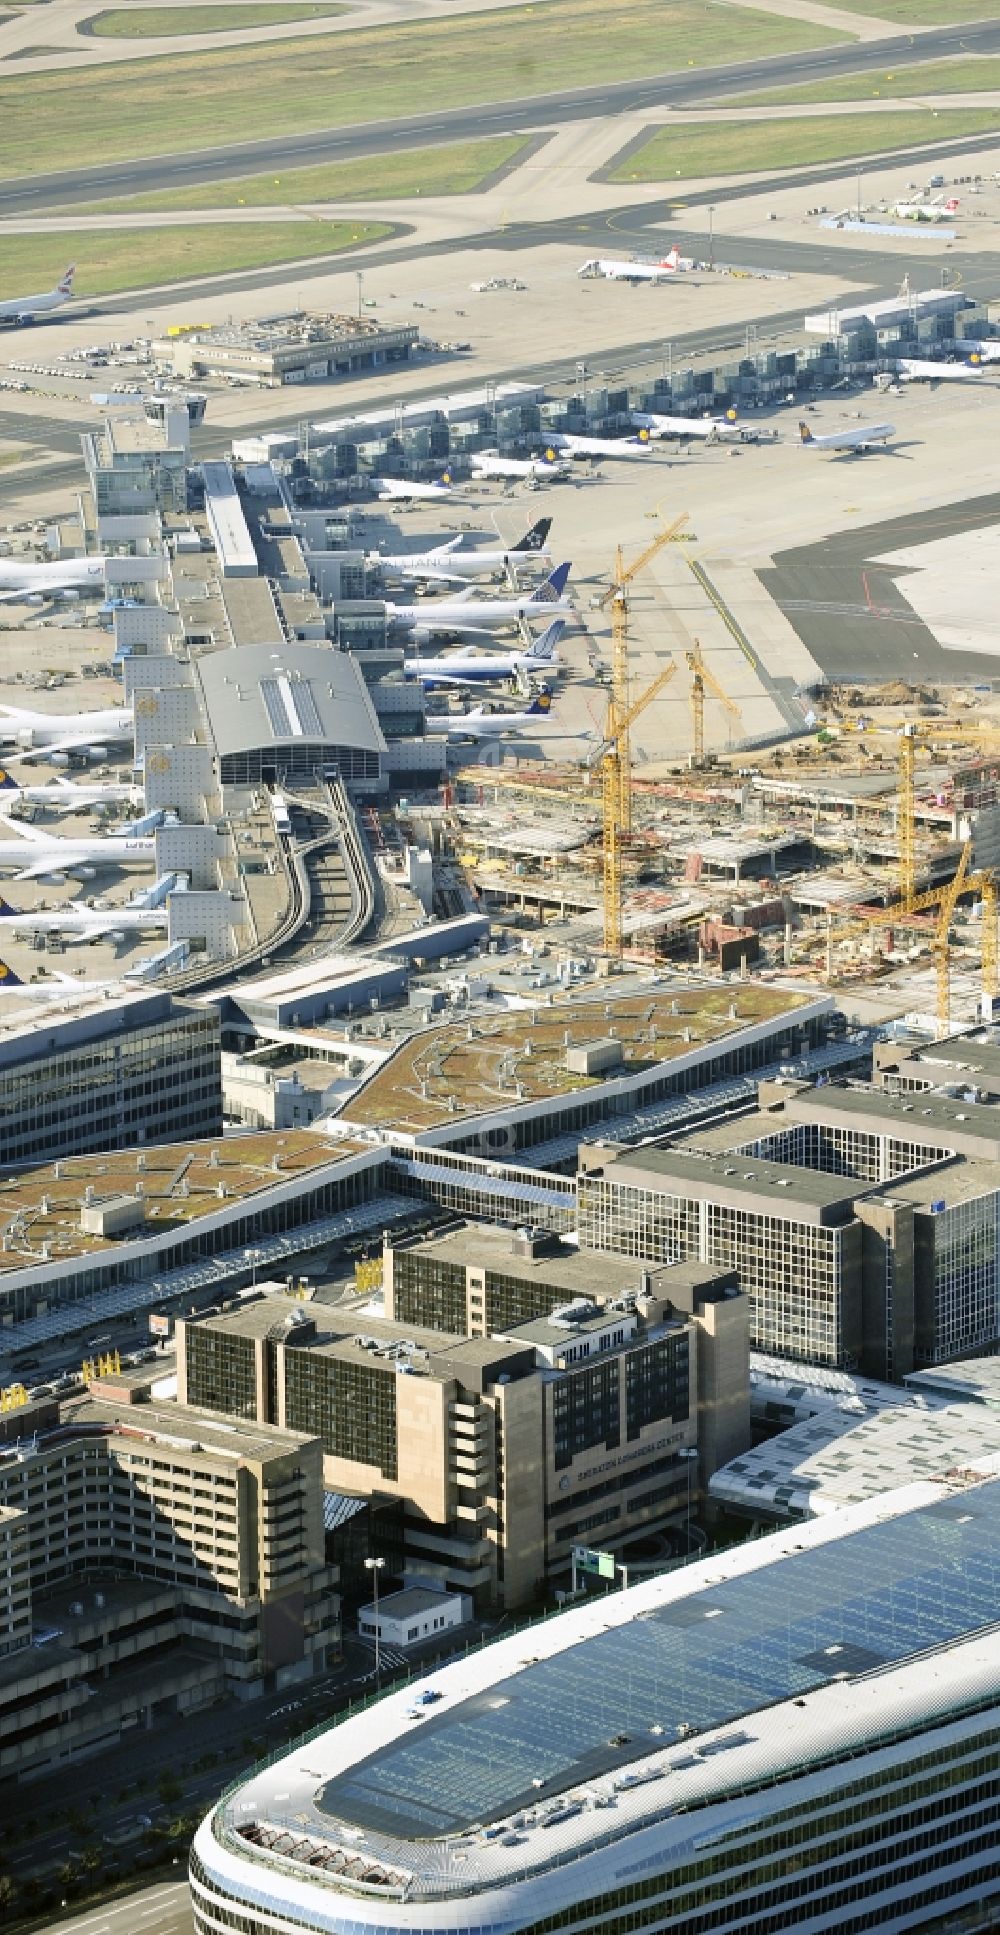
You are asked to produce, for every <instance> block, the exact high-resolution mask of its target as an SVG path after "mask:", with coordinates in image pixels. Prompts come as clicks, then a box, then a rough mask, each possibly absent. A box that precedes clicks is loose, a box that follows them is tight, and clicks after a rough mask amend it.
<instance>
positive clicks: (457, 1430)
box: [178, 1229, 749, 1606]
mask: <svg viewBox="0 0 1000 1935" xmlns="http://www.w3.org/2000/svg"><path fill="white" fill-rule="evenodd" d="M519 1241H521V1239H517V1238H515V1239H514V1244H515V1248H514V1249H512V1247H511V1238H510V1236H509V1234H508V1235H506V1236H505V1235H504V1234H503V1233H502V1232H496V1233H494V1232H490V1231H484V1230H480V1229H475V1230H462V1231H460V1232H457V1233H456V1234H455V1236H454V1238H452V1239H451V1243H452V1245H453V1246H455V1247H454V1249H453V1255H454V1254H455V1249H457V1250H458V1251H460V1252H461V1254H462V1256H463V1257H464V1259H465V1261H463V1262H462V1263H459V1262H458V1261H453V1260H452V1256H444V1257H441V1256H438V1255H437V1254H436V1253H435V1252H436V1246H435V1245H434V1243H433V1242H432V1243H429V1244H426V1245H425V1244H420V1245H418V1246H417V1247H416V1250H415V1251H414V1252H412V1253H411V1252H409V1251H405V1250H404V1251H402V1252H400V1251H398V1250H396V1251H393V1252H391V1253H390V1254H389V1274H390V1284H391V1288H390V1291H389V1301H390V1303H391V1304H393V1305H394V1307H395V1309H396V1320H395V1321H391V1320H388V1319H379V1318H374V1317H372V1316H369V1315H368V1314H365V1315H363V1316H357V1315H355V1316H354V1317H353V1318H351V1319H350V1325H349V1327H348V1324H347V1323H346V1322H345V1320H344V1317H343V1316H342V1315H341V1313H339V1312H337V1311H336V1310H330V1309H325V1308H323V1309H321V1308H320V1307H318V1306H316V1305H313V1306H311V1307H305V1306H303V1305H302V1304H299V1303H287V1302H283V1301H282V1300H274V1299H267V1300H262V1301H260V1302H258V1303H257V1304H247V1305H244V1306H243V1307H242V1308H241V1309H239V1310H234V1311H232V1312H227V1313H224V1314H223V1315H221V1316H218V1317H210V1318H207V1319H205V1320H201V1321H190V1322H181V1323H180V1324H179V1325H178V1389H179V1395H180V1397H181V1399H182V1400H183V1401H185V1402H188V1403H191V1404H196V1405H204V1406H209V1407H211V1408H213V1409H216V1410H222V1411H226V1412H227V1413H231V1414H234V1415H237V1416H240V1417H244V1418H252V1417H264V1418H273V1419H274V1420H275V1421H276V1422H277V1423H279V1424H282V1425H285V1426H287V1427H289V1428H292V1429H296V1430H302V1431H307V1432H315V1433H316V1434H317V1435H318V1436H319V1437H320V1439H321V1441H322V1444H323V1449H324V1453H325V1458H324V1475H325V1482H326V1483H327V1485H328V1486H329V1487H330V1488H331V1489H332V1490H335V1491H338V1492H348V1493H353V1494H355V1495H361V1496H364V1497H367V1498H370V1499H372V1500H373V1501H375V1502H385V1501H387V1500H395V1501H397V1502H398V1504H399V1506H400V1507H401V1510H402V1515H403V1569H404V1571H405V1572H406V1575H407V1577H408V1578H409V1579H411V1580H413V1581H417V1580H419V1581H422V1582H427V1583H430V1584H433V1585H435V1586H446V1587H448V1588H449V1589H452V1590H457V1591H467V1592H472V1593H475V1594H476V1595H477V1597H478V1599H479V1601H480V1603H481V1604H492V1603H498V1602H499V1603H502V1604H504V1605H505V1606H517V1605H520V1604H522V1603H524V1602H525V1601H527V1600H530V1599H531V1598H532V1597H533V1596H534V1594H535V1593H536V1592H537V1591H538V1590H539V1589H540V1588H541V1587H542V1586H543V1585H544V1582H545V1580H546V1578H550V1577H551V1578H557V1579H558V1578H563V1577H565V1575H566V1574H567V1572H568V1569H569V1561H570V1550H571V1547H572V1545H573V1544H574V1543H578V1542H579V1541H580V1540H583V1539H589V1540H591V1541H593V1540H597V1541H599V1543H601V1544H602V1545H607V1546H610V1547H612V1548H614V1549H615V1550H622V1551H626V1552H627V1549H628V1548H629V1547H630V1546H631V1545H633V1544H634V1543H635V1542H636V1541H637V1540H646V1539H649V1538H650V1537H651V1536H653V1535H658V1534H662V1533H663V1532H664V1531H665V1530H666V1529H667V1528H668V1527H670V1526H679V1525H680V1524H682V1523H683V1522H684V1521H685V1520H686V1517H687V1514H688V1510H689V1507H691V1506H692V1505H693V1504H694V1503H695V1502H696V1500H697V1497H698V1487H699V1478H698V1475H697V1473H696V1472H693V1470H692V1466H691V1464H690V1463H689V1462H688V1457H687V1455H686V1454H688V1453H691V1454H692V1457H693V1458H694V1459H696V1458H697V1456H698V1452H697V1450H696V1445H697V1446H699V1447H700V1449H701V1456H702V1458H703V1459H704V1461H705V1471H706V1474H707V1472H709V1471H711V1470H712V1469H714V1466H715V1465H716V1464H718V1463H722V1462H724V1460H725V1459H726V1458H728V1457H731V1456H733V1455H735V1453H736V1452H737V1451H738V1450H739V1449H741V1448H742V1447H743V1446H745V1445H746V1444H747V1443H748V1442H749V1398H748V1378H747V1341H746V1338H747V1331H746V1312H745V1305H744V1299H743V1298H742V1297H741V1296H740V1295H739V1292H738V1287H737V1285H736V1281H735V1278H734V1276H733V1273H732V1272H724V1271H723V1272H711V1271H704V1270H701V1269H698V1268H695V1269H693V1270H692V1269H691V1268H685V1267H681V1268H679V1269H677V1270H658V1271H653V1272H646V1273H645V1275H643V1273H642V1272H641V1271H639V1270H637V1269H636V1268H635V1267H634V1266H632V1265H630V1264H621V1263H617V1262H615V1261H614V1260H612V1259H602V1265H601V1270H600V1279H601V1281H600V1289H599V1291H597V1292H594V1291H592V1289H591V1286H592V1284H593V1276H594V1272H593V1271H592V1270H591V1269H590V1268H589V1267H586V1266H585V1267H580V1266H581V1263H582V1259H581V1258H579V1257H578V1256H576V1255H575V1253H574V1252H572V1251H570V1250H566V1249H564V1248H563V1247H562V1246H561V1245H559V1244H557V1243H553V1241H552V1239H546V1238H541V1239H534V1241H535V1244H536V1249H535V1255H534V1258H531V1257H530V1256H529V1259H528V1261H529V1263H530V1262H531V1261H534V1262H535V1263H536V1264H537V1269H536V1271H535V1274H534V1277H533V1276H532V1272H531V1269H530V1268H527V1269H526V1268H524V1267H523V1266H524V1257H523V1255H519V1254H518V1249H517V1247H516V1246H517V1245H518V1243H519ZM531 1241H532V1239H528V1242H529V1244H530V1243H531ZM445 1244H446V1247H447V1245H448V1239H445ZM484 1252H489V1253H491V1254H492V1256H493V1261H494V1263H495V1264H496V1265H498V1266H500V1267H499V1268H498V1269H497V1270H496V1271H495V1272H494V1273H493V1274H496V1275H499V1276H502V1275H503V1273H504V1266H505V1267H506V1272H507V1277H506V1280H507V1283H508V1286H509V1294H508V1295H507V1297H506V1302H505V1315H504V1316H503V1319H502V1321H501V1320H500V1315H499V1309H498V1307H497V1306H495V1305H494V1306H493V1317H494V1320H493V1322H492V1323H491V1324H490V1327H489V1328H490V1332H491V1334H489V1335H487V1334H486V1328H485V1325H484V1324H483V1323H482V1321H481V1320H480V1322H479V1323H477V1324H474V1325H467V1322H466V1315H465V1311H466V1309H467V1307H468V1303H467V1302H463V1304H462V1307H461V1309H460V1308H459V1305H458V1304H457V1303H453V1302H452V1301H451V1300H450V1299H445V1298H443V1297H442V1296H441V1295H440V1294H439V1286H440V1284H441V1283H442V1281H443V1280H444V1278H445V1277H446V1276H447V1275H448V1274H449V1273H451V1274H452V1275H454V1273H456V1272H460V1273H461V1275H462V1280H463V1299H466V1298H468V1297H471V1298H475V1295H476V1292H475V1291H474V1290H473V1291H471V1292H466V1290H465V1289H464V1283H465V1271H466V1267H467V1265H468V1267H469V1269H470V1270H471V1271H472V1273H473V1275H475V1273H476V1272H477V1270H481V1268H482V1257H483V1254H484ZM543 1252H545V1253H544V1254H543ZM414 1256H416V1258H417V1269H418V1271H419V1273H420V1274H421V1275H422V1277H423V1280H424V1282H425V1283H426V1286H427V1296H426V1305H425V1308H426V1313H427V1316H426V1321H425V1322H423V1323H419V1322H416V1321H414V1315H415V1312H416V1311H417V1306H418V1303H419V1302H420V1295H419V1291H418V1289H417V1287H416V1284H417V1271H415V1270H414V1268H413V1257H414ZM546 1273H548V1279H549V1280H548V1281H546ZM404 1277H405V1278H406V1280H407V1282H408V1283H409V1285H410V1290H409V1291H408V1292H407V1293H406V1296H405V1297H404V1294H403V1292H402V1290H401V1289H400V1287H399V1286H400V1283H401V1280H402V1279H403V1278H404ZM613 1292H617V1294H613ZM491 1294H492V1293H491ZM404 1303H405V1312H404V1314H402V1316H401V1315H400V1309H401V1306H402V1304H404ZM466 1333H468V1334H466Z"/></svg>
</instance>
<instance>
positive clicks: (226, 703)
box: [194, 642, 385, 758]
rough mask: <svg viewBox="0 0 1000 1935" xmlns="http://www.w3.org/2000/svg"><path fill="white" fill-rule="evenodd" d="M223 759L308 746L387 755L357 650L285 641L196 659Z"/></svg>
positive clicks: (209, 717) (199, 677)
mask: <svg viewBox="0 0 1000 1935" xmlns="http://www.w3.org/2000/svg"><path fill="white" fill-rule="evenodd" d="M194 672H195V676H196V678H197V679H198V681H199V683H200V685H201V689H202V696H203V700H204V705H205V713H206V717H207V720H208V725H209V729H210V731H211V734H212V738H213V740H214V743H215V749H216V752H217V753H218V755H219V757H220V758H225V757H226V755H227V754H231V753H241V752H256V751H259V750H265V751H266V750H267V749H268V748H270V747H271V746H297V745H305V744H314V745H328V746H330V747H338V746H350V747H353V748H356V749H358V750H361V751H367V752H373V753H383V752H384V751H385V740H384V739H383V737H382V729H381V727H380V725H379V723H378V719H377V717H376V714H375V708H374V706H373V704H372V701H371V697H370V695H369V692H368V687H367V686H366V684H365V681H364V679H363V677H362V675H361V673H360V672H359V670H358V667H357V665H356V663H355V661H354V659H353V658H352V656H351V654H350V653H349V652H340V651H336V650H335V649H334V647H333V646H322V645H296V644H289V643H287V642H286V643H283V644H281V645H279V646H275V647H274V648H273V649H272V648H271V647H270V646H267V645H243V646H239V647H238V648H237V649H236V650H235V651H228V652H207V653H205V654H204V656H203V657H201V658H199V659H197V660H196V661H195V664H194Z"/></svg>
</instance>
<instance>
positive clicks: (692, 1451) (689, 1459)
mask: <svg viewBox="0 0 1000 1935" xmlns="http://www.w3.org/2000/svg"><path fill="white" fill-rule="evenodd" d="M677 1456H678V1458H683V1460H684V1463H685V1466H686V1468H687V1525H686V1527H685V1539H686V1542H685V1547H684V1564H685V1565H687V1563H688V1560H689V1559H690V1557H691V1466H692V1464H693V1463H694V1460H695V1459H696V1458H697V1456H698V1447H697V1445H687V1446H685V1447H684V1449H683V1450H681V1451H679V1452H678V1453H677Z"/></svg>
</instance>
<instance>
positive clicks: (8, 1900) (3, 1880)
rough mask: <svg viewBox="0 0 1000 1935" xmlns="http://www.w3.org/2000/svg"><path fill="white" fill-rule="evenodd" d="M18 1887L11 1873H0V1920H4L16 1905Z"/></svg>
mask: <svg viewBox="0 0 1000 1935" xmlns="http://www.w3.org/2000/svg"><path fill="white" fill-rule="evenodd" d="M17 1895H18V1888H17V1882H16V1881H15V1880H14V1877H13V1875H3V1874H0V1921H6V1920H7V1917H8V1915H9V1914H10V1912H11V1909H12V1908H15V1907H16V1905H17Z"/></svg>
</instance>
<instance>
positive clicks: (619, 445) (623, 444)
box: [549, 430, 652, 460]
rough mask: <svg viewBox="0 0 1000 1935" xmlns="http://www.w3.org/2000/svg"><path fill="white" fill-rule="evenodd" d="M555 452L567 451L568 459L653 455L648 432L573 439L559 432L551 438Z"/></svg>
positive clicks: (624, 457) (563, 432)
mask: <svg viewBox="0 0 1000 1935" xmlns="http://www.w3.org/2000/svg"><path fill="white" fill-rule="evenodd" d="M549 443H550V444H551V446H552V449H553V450H565V452H566V455H567V457H621V458H623V459H626V460H627V459H629V458H632V457H648V456H650V455H651V454H652V450H651V445H650V441H649V432H648V430H640V432H639V434H638V436H637V437H572V436H570V435H569V434H568V433H567V432H565V431H562V430H559V431H556V433H555V435H554V436H551V437H550V438H549Z"/></svg>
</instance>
